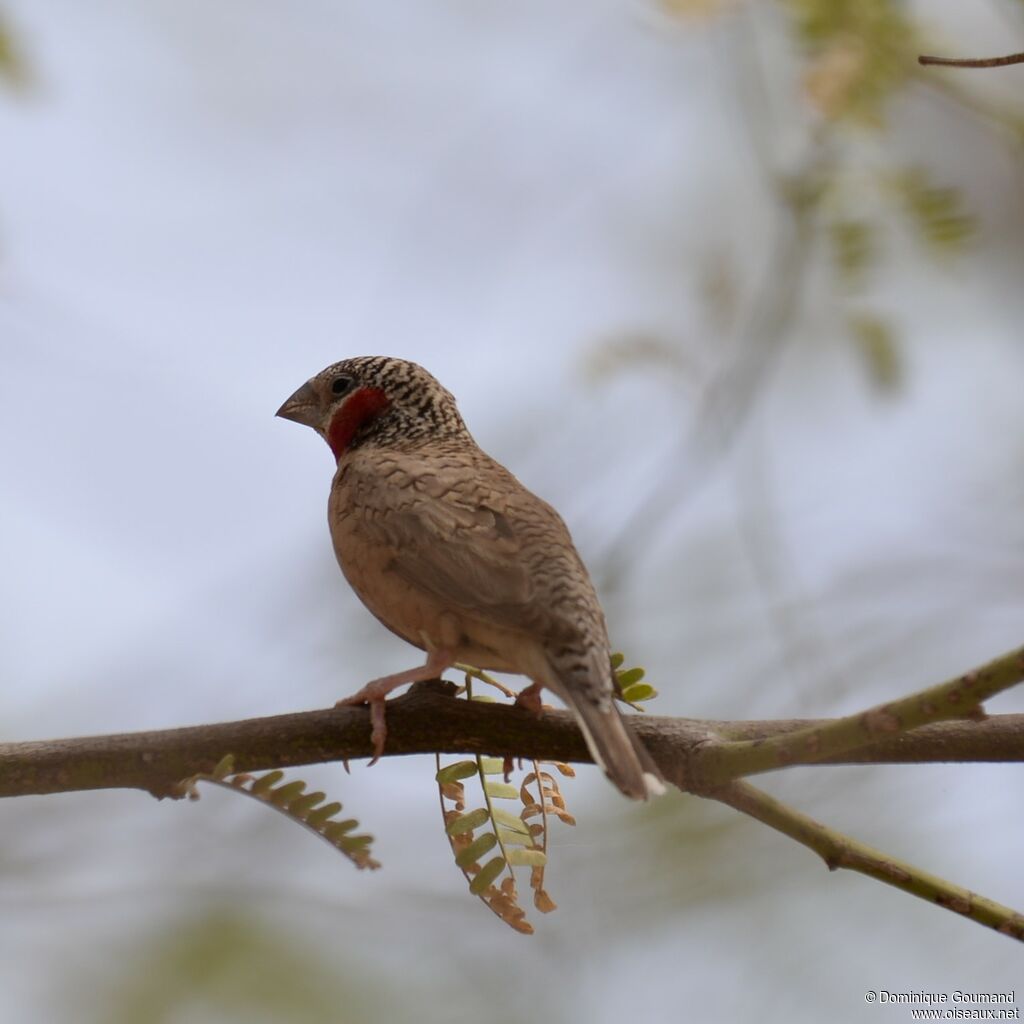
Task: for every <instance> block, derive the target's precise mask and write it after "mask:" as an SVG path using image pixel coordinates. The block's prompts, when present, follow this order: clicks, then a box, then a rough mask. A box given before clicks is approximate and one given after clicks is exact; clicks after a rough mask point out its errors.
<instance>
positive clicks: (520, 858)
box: [505, 847, 548, 868]
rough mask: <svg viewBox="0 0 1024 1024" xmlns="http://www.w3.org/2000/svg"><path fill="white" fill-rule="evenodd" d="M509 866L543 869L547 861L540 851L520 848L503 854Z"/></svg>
mask: <svg viewBox="0 0 1024 1024" xmlns="http://www.w3.org/2000/svg"><path fill="white" fill-rule="evenodd" d="M505 855H506V857H508V862H509V864H528V865H530V867H537V868H539V867H543V866H544V865H545V864H547V862H548V859H547V856H546V855H545V854H543V853H542V852H541V851H540V850H528V849H523V848H521V847H513V848H512V849H510V850H507V851H506V853H505Z"/></svg>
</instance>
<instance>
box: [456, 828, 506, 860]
mask: <svg viewBox="0 0 1024 1024" xmlns="http://www.w3.org/2000/svg"><path fill="white" fill-rule="evenodd" d="M497 845H498V839H497V837H496V836H495V834H494V833H493V832H484V833H483V835H479V836H477V837H476V839H474V840H473V842H471V843H470V844H469V846H467V847H465V848H464V849H462V850H459V852H458V853H457V854H456V855H455V863H456V864H458V865H459V867H460V868H468V867H469V866H470V865H471V864H476V862H477V861H478V860H480V858H481V857H482V856H483V855H484V854H485V853H490V852H491V850H493V849H494V847H495V846H497Z"/></svg>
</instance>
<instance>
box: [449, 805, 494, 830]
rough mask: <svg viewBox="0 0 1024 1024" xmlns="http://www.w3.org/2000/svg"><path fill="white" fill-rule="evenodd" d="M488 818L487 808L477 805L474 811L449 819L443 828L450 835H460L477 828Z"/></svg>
mask: <svg viewBox="0 0 1024 1024" xmlns="http://www.w3.org/2000/svg"><path fill="white" fill-rule="evenodd" d="M488 819H489V815H488V814H487V808H486V807H478V808H477V809H476V810H475V811H470V812H469V813H468V814H460V815H459V817H457V818H455V819H453V820H452V821H450V822H449V823H448V824H447V825H446V826H445V829H444V830H445V832H447V833H448V835H450V836H461V835H463V834H464V833H466V832H472V831H474V830H475V829H478V828H479V827H480V826H481V825H482V824H484V822H485V821H487V820H488Z"/></svg>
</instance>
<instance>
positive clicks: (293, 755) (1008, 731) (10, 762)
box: [0, 682, 1024, 796]
mask: <svg viewBox="0 0 1024 1024" xmlns="http://www.w3.org/2000/svg"><path fill="white" fill-rule="evenodd" d="M452 692H453V687H452V686H451V685H450V684H443V683H437V682H434V683H425V684H421V685H419V686H416V687H413V689H412V690H410V692H409V693H408V694H406V695H404V696H402V697H398V698H396V699H394V700H390V701H388V740H387V749H386V751H385V756H394V755H399V754H422V753H435V752H439V753H453V754H454V753H470V754H472V753H480V754H494V755H497V756H505V755H509V756H516V757H530V758H540V759H544V760H559V761H575V762H587V761H590V755H589V754H588V752H587V748H586V745H585V743H584V742H583V738H582V736H581V735H580V732H579V729H578V728H577V727H576V724H575V721H574V719H573V717H572V715H571V714H569V713H568V712H563V711H545V712H544V713H543V714H542V715H541V716H540V717H535V716H534V715H533V714H531V713H530V712H529V711H526V710H524V709H521V708H516V707H509V706H502V705H496V704H483V703H478V702H476V701H465V700H455V699H453V698H452V696H451V694H452ZM630 722H631V723H632V726H633V728H634V729H636V731H637V732H638V733H639V734H640V736H641V737H642V738H643V739H644V742H645V743H646V745H647V746H648V748H649V749H650V751H651V753H652V755H653V756H654V758H655V760H656V761H657V762H658V764H659V766H660V767H661V768H662V770H663V771H664V773H665V775H666V777H668V778H671V779H673V780H676V781H677V782H679V783H680V784H682V785H683V787H684V788H697V789H700V788H706V787H707V786H708V785H709V784H712V783H713V782H716V781H722V780H721V779H718V778H715V776H716V774H717V772H719V771H720V770H721V767H722V766H721V762H720V761H719V760H718V759H717V757H716V751H717V749H718V748H719V747H720V746H721V745H722V740H726V741H730V740H731V741H745V740H764V739H767V738H769V737H776V736H782V735H785V734H787V733H793V732H794V731H795V730H800V731H803V730H806V729H808V728H811V727H815V726H820V725H825V724H826V722H815V721H807V720H798V721H776V722H714V721H700V720H696V719H687V718H659V717H654V716H647V715H644V716H631V717H630ZM225 754H233V755H234V758H235V765H236V767H237V770H238V771H258V770H261V769H268V768H280V767H288V766H290V765H301V764H315V763H319V762H325V761H338V760H341V759H346V758H363V757H369V756H370V755H371V754H372V749H371V744H370V726H369V713H368V712H367V711H366V709H364V708H330V709H326V710H322V711H307V712H303V713H299V714H291V715H277V716H275V717H272V718H255V719H249V720H246V721H241V722H225V723H222V724H217V725H199V726H193V727H189V728H183V729H166V730H161V731H158V732H138V733H122V734H116V735H110V736H86V737H77V738H74V739H60V740H46V741H42V742H29V743H6V744H0V796H24V795H28V794H40V793H59V792H70V791H75V790H85V789H118V788H129V789H132V788H134V789H143V790H148V791H149V792H151V793H153V794H154V795H156V796H168V795H172V794H173V793H174V792H175V786H176V784H177V783H178V782H179V781H180V780H181V779H184V778H187V777H188V776H191V775H195V774H197V773H199V772H208V771H210V770H211V769H212V768H213V767H214V766H215V765H216V764H217V762H218V761H220V759H221V758H222V757H223V756H224V755H225ZM941 761H989V762H991V761H1024V715H1001V716H996V717H993V718H989V719H987V720H985V721H977V722H976V721H954V722H945V723H942V724H939V725H930V726H925V727H923V728H919V729H915V730H913V731H912V732H909V733H904V734H901V735H897V736H892V737H888V738H883V739H881V740H880V741H878V742H876V743H874V744H873V745H872V746H870V747H864V748H862V749H860V750H857V751H852V752H851V751H847V752H846V753H843V754H838V755H836V756H833V757H830V758H827V759H824V760H822V761H821V762H820V763H826V764H911V763H926V762H941Z"/></svg>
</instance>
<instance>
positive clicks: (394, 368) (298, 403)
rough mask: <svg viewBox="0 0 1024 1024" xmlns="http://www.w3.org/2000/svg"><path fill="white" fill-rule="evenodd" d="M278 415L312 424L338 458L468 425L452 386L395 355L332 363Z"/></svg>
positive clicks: (441, 434)
mask: <svg viewBox="0 0 1024 1024" xmlns="http://www.w3.org/2000/svg"><path fill="white" fill-rule="evenodd" d="M277 415H278V416H282V417H284V419H286V420H294V421H295V422H296V423H302V424H304V425H305V426H307V427H312V428H313V429H314V430H315V431H316V432H317V433H318V434H319V435H320V436H321V437H322V438H323V439H324V440H325V441H326V442H327V443H328V444H329V445H330V447H331V451H332V452H334V457H335V458H336V459H340V458H341V457H342V455H344V453H345V452H346V451H349V450H350V449H352V448H356V447H360V446H362V445H365V444H380V445H395V444H416V443H419V442H421V441H424V440H428V439H431V438H437V437H446V436H452V435H455V434H460V433H464V432H465V430H466V427H465V424H464V423H463V422H462V417H461V416H460V415H459V411H458V409H457V408H456V407H455V399H454V398H453V397H452V395H451V393H450V392H449V391H447V390H446V389H445V388H444V387H442V386H441V384H440V383H438V381H437V380H435V379H434V377H432V376H431V375H430V374H429V373H427V371H426V370H424V369H423V367H422V366H418V365H417V364H416V363H410V362H407V361H406V360H404V359H392V358H391V357H389V356H356V357H354V358H352V359H343V360H342V361H341V362H340V363H334V364H333V365H331V366H328V367H327V369H325V370H321V371H320V373H318V374H317V375H316V376H315V377H310V379H309V380H307V381H306V383H305V384H303V385H302V387H300V388H299V390H298V391H296V392H295V394H293V395H292V396H291V397H290V398H289V399H288V400H287V401H286V402H285V403H284V405H282V406H281V408H280V409H278V410H277Z"/></svg>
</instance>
